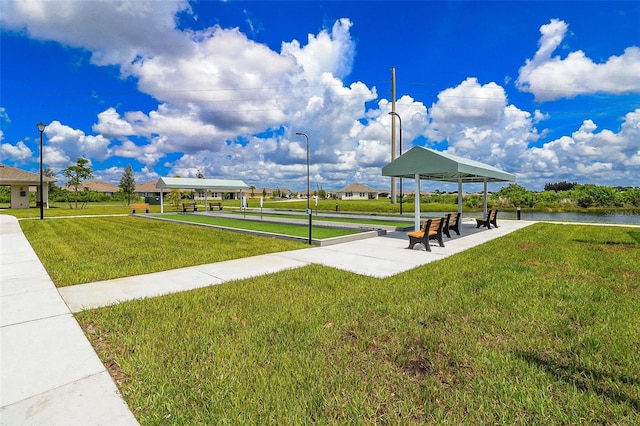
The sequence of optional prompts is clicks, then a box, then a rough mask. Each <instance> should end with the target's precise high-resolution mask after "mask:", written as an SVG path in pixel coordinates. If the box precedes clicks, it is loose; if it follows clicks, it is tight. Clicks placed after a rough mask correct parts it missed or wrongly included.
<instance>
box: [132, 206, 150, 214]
mask: <svg viewBox="0 0 640 426" xmlns="http://www.w3.org/2000/svg"><path fill="white" fill-rule="evenodd" d="M136 210H139V211H142V210H144V212H145V213H149V204H148V203H138V204H131V213H132V214H133V213H135V212H136Z"/></svg>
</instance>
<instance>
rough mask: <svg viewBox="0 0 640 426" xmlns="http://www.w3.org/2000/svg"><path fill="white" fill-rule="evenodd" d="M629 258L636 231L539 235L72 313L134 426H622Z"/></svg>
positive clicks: (630, 365) (631, 348)
mask: <svg viewBox="0 0 640 426" xmlns="http://www.w3.org/2000/svg"><path fill="white" fill-rule="evenodd" d="M129 220H131V221H133V220H136V219H133V218H131V219H129ZM149 222H151V223H150V225H153V224H155V222H153V221H149ZM137 226H138V231H137V232H138V233H141V234H144V235H146V236H147V237H148V236H149V235H151V234H156V236H157V232H156V231H154V230H152V229H147V228H146V226H147V222H145V225H144V227H142V226H140V222H138V225H137ZM186 229H187V228H185V230H186ZM129 232H133V228H132V229H130V230H129ZM185 232H186V231H185ZM87 238H89V235H88V236H87ZM147 241H149V239H148V238H147ZM183 241H185V240H181V242H183ZM187 241H188V239H187ZM164 243H165V244H166V247H170V242H169V241H167V240H164ZM224 244H226V242H225V243H224ZM222 245H223V244H218V245H217V247H218V248H219V247H221V246H222ZM184 247H186V248H185V251H187V252H189V253H191V255H194V256H195V255H196V252H197V250H198V249H197V247H199V246H194V247H193V248H192V249H191V250H189V247H190V246H189V245H188V244H187V245H185V246H184ZM41 250H42V248H40V249H37V250H36V251H37V252H39V253H40V252H41ZM69 257H71V254H69ZM639 259H640V231H639V230H638V229H634V228H621V227H598V226H577V225H576V226H560V225H549V224H537V225H533V226H530V227H527V228H525V229H522V230H520V231H517V232H514V233H512V234H509V235H508V236H505V237H503V238H499V239H497V240H494V241H491V242H489V243H486V244H483V245H481V246H477V247H475V248H473V249H470V250H467V251H465V252H463V253H460V254H457V255H455V256H452V257H449V258H446V259H444V260H441V261H438V262H435V263H431V264H428V265H425V266H423V267H419V268H416V269H414V270H412V271H408V272H405V273H403V274H400V275H397V276H394V277H391V278H387V279H376V278H370V277H365V276H360V275H356V274H352V273H349V272H344V271H339V270H334V269H331V268H327V267H322V266H317V265H313V266H308V267H304V268H299V269H294V270H287V271H283V272H279V273H276V274H271V275H267V276H261V277H255V278H251V279H247V280H242V281H236V282H232V283H228V284H224V285H219V286H214V287H210V288H205V289H199V290H194V291H190V292H185V293H180V294H174V295H168V296H164V297H159V298H154V299H149V300H142V301H133V302H127V303H123V304H120V305H117V306H112V307H109V308H103V309H98V310H93V311H85V312H83V313H81V314H79V315H78V316H77V318H78V320H79V322H80V323H81V325H82V327H83V329H84V330H85V332H86V333H87V335H88V336H89V338H90V339H91V341H92V343H93V345H94V347H95V348H96V350H97V351H98V353H99V354H100V357H101V358H102V360H103V362H104V363H105V365H107V366H108V368H109V369H110V371H111V372H112V374H113V375H114V377H115V378H116V381H117V382H118V384H119V387H120V389H121V391H122V394H123V396H124V398H125V399H126V401H127V403H128V405H129V407H130V408H131V410H132V411H133V412H134V414H135V416H136V418H137V419H138V420H139V421H140V423H141V424H160V423H162V424H278V425H280V424H287V425H290V424H308V423H318V424H403V425H404V424H469V425H479V424H508V425H511V424H532V425H534V424H535V425H537V424H541V425H542V424H544V425H546V424H599V425H600V424H618V425H632V424H640V332H639V331H640V316H639V315H638V312H640V262H639V261H638V260H639Z"/></svg>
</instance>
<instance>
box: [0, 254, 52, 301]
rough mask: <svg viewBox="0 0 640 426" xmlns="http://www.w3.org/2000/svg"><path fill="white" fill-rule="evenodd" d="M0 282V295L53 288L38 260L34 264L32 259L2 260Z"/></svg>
mask: <svg viewBox="0 0 640 426" xmlns="http://www.w3.org/2000/svg"><path fill="white" fill-rule="evenodd" d="M0 282H2V287H1V288H0V295H1V296H7V295H11V294H18V293H26V292H29V291H40V290H44V289H47V288H55V286H54V285H53V283H52V282H51V279H50V278H49V274H48V273H47V271H46V270H45V269H44V267H43V266H42V264H41V263H40V261H39V260H38V262H37V264H34V261H33V260H25V261H22V262H13V263H6V262H4V261H3V262H2V268H0Z"/></svg>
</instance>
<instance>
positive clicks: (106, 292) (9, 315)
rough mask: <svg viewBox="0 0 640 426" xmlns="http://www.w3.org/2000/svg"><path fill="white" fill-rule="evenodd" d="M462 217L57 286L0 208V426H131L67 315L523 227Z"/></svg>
mask: <svg viewBox="0 0 640 426" xmlns="http://www.w3.org/2000/svg"><path fill="white" fill-rule="evenodd" d="M531 223H532V222H526V221H502V222H500V227H499V228H497V229H491V230H486V229H480V230H478V229H475V223H471V222H463V223H462V226H461V227H462V229H461V231H462V236H461V237H458V236H456V235H455V234H453V235H452V236H453V238H451V239H448V238H446V237H445V245H446V247H439V246H437V245H433V244H432V251H431V252H427V251H419V250H408V249H407V248H406V247H407V245H408V240H407V238H406V234H405V233H404V232H392V233H389V234H388V235H386V236H382V237H374V238H370V239H367V240H360V241H352V242H347V243H343V244H337V245H332V246H327V247H314V248H308V249H301V250H295V251H289V252H281V253H273V254H267V255H262V256H256V257H252V258H246V259H237V260H232V261H227V262H219V263H213V264H208V265H200V266H194V267H189V268H181V269H175V270H171V271H166V272H160V273H153V274H146V275H139V276H134V277H127V278H120V279H115V280H109V281H102V282H96V283H90V284H83V285H75V286H69V287H62V288H60V289H57V288H56V287H55V286H54V284H53V282H52V281H51V279H50V277H49V275H48V274H47V272H46V271H45V269H44V267H43V266H42V263H41V262H40V260H39V259H38V257H37V256H36V254H35V252H34V251H33V249H32V248H31V246H30V244H29V242H28V241H27V239H26V238H25V236H24V235H23V233H22V230H21V229H20V226H19V224H18V221H17V219H16V218H14V217H13V216H8V215H0V281H1V283H2V292H1V294H0V295H1V299H0V308H1V311H0V318H1V326H2V328H1V332H0V333H1V334H0V344H1V347H0V363H1V364H0V367H1V375H0V383H1V385H0V386H1V387H0V424H2V425H15V424H41V425H44V424H46V425H55V424H61V425H62V424H64V425H71V424H77V425H90V424H110V425H129V424H137V421H136V419H135V418H134V417H133V414H132V413H131V412H130V411H129V409H128V407H127V405H126V404H125V403H124V401H123V400H122V398H121V396H120V394H119V393H118V390H117V388H116V385H115V384H114V382H113V380H112V379H111V377H110V376H109V373H108V372H107V370H106V369H105V367H104V366H103V364H102V362H101V361H100V360H99V358H98V356H97V355H96V353H95V351H94V350H93V348H92V347H91V345H90V344H89V342H88V340H87V339H86V338H85V336H84V334H83V332H82V330H81V329H80V327H79V325H78V323H77V322H76V321H75V319H74V317H73V315H72V312H79V311H81V310H84V309H90V308H96V307H101V306H107V305H111V304H114V303H119V302H123V301H127V300H132V299H139V298H145V297H155V296H160V295H163V294H169V293H174V292H180V291H185V290H191V289H194V288H199V287H206V286H211V285H216V284H220V283H224V282H227V281H232V280H238V279H243V278H248V277H251V276H257V275H263V274H268V273H273V272H277V271H280V270H283V269H290V268H297V267H301V266H304V265H309V264H312V263H316V264H322V265H326V266H330V267H334V268H338V269H343V270H347V271H351V272H354V273H358V274H363V275H368V276H373V277H378V278H384V277H388V276H391V275H395V274H398V273H401V272H404V271H407V270H409V269H413V268H415V267H418V266H420V265H424V264H427V263H429V262H433V261H435V260H439V259H443V258H445V257H448V256H451V255H453V254H456V253H459V252H461V251H463V250H466V249H468V248H471V247H473V246H476V245H478V244H481V243H484V242H486V241H489V240H492V239H495V238H498V237H501V236H503V235H506V234H508V233H510V232H513V231H515V230H517V229H520V228H523V227H525V226H528V225H530V224H531Z"/></svg>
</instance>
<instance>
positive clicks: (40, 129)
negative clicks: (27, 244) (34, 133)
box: [36, 121, 47, 220]
mask: <svg viewBox="0 0 640 426" xmlns="http://www.w3.org/2000/svg"><path fill="white" fill-rule="evenodd" d="M36 127H37V128H38V130H39V131H40V191H38V193H39V194H40V197H39V198H40V220H42V219H44V200H43V198H42V194H43V193H44V186H43V179H42V132H44V128H45V127H47V125H46V124H44V123H43V122H42V121H41V122H40V123H38V124H36Z"/></svg>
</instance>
